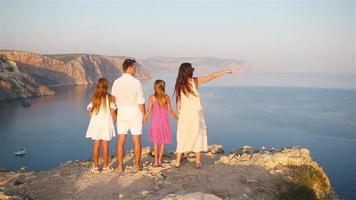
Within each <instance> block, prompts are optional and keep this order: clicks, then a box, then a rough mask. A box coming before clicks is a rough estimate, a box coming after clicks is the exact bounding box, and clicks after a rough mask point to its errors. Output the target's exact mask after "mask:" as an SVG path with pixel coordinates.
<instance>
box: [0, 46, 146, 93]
mask: <svg viewBox="0 0 356 200" xmlns="http://www.w3.org/2000/svg"><path fill="white" fill-rule="evenodd" d="M0 55H1V56H2V57H3V58H6V59H7V60H9V61H11V62H12V63H13V65H16V67H17V69H18V71H19V72H20V73H22V74H24V75H25V76H27V77H28V78H29V79H32V80H33V81H34V82H35V83H36V84H38V85H44V86H48V87H55V86H65V85H90V84H95V82H96V80H97V79H98V78H100V77H105V78H106V79H108V80H109V81H113V80H114V79H116V78H118V77H119V76H120V75H121V74H122V72H123V71H122V63H123V61H124V60H125V57H121V56H102V55H92V54H63V55H40V54H36V53H31V52H22V51H9V50H0ZM4 76H6V74H4V73H0V78H2V77H4ZM136 77H137V78H139V79H146V78H149V77H150V74H149V72H148V71H147V70H145V69H144V67H143V66H142V65H141V64H138V71H137V74H136ZM14 78H18V77H14ZM2 90H6V91H7V92H1V93H2V94H1V95H2V96H5V97H7V98H13V97H16V96H14V95H12V96H9V95H8V93H13V91H9V90H7V88H5V87H2ZM18 97H21V96H18Z"/></svg>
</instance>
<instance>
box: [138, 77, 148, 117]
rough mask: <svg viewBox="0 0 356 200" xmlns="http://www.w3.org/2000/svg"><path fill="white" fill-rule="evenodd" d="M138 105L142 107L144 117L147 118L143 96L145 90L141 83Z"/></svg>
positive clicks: (139, 85)
mask: <svg viewBox="0 0 356 200" xmlns="http://www.w3.org/2000/svg"><path fill="white" fill-rule="evenodd" d="M137 104H138V106H139V107H140V110H141V112H142V115H143V116H145V114H146V106H145V97H144V96H143V89H142V84H141V82H140V81H138V84H137Z"/></svg>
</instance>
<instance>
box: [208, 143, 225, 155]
mask: <svg viewBox="0 0 356 200" xmlns="http://www.w3.org/2000/svg"><path fill="white" fill-rule="evenodd" d="M208 152H211V153H212V154H223V153H224V152H225V151H224V148H223V146H222V145H221V144H211V145H209V146H208ZM208 152H206V153H208Z"/></svg>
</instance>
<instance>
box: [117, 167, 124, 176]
mask: <svg viewBox="0 0 356 200" xmlns="http://www.w3.org/2000/svg"><path fill="white" fill-rule="evenodd" d="M117 172H118V173H119V175H122V174H123V172H124V168H123V167H117Z"/></svg>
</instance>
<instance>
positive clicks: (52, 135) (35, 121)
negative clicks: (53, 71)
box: [0, 80, 356, 199]
mask: <svg viewBox="0 0 356 200" xmlns="http://www.w3.org/2000/svg"><path fill="white" fill-rule="evenodd" d="M152 81H153V80H150V81H146V82H144V86H145V91H146V97H147V96H148V95H149V94H150V92H151V91H152V89H151V84H152ZM168 85H169V86H168V87H169V88H172V86H171V84H168ZM200 91H201V95H202V99H203V100H202V101H203V105H204V108H205V110H204V112H205V116H206V121H207V126H208V139H209V143H220V144H223V145H224V147H225V149H226V150H227V151H229V150H232V149H234V148H235V147H239V146H241V145H245V144H248V145H252V146H256V147H261V146H266V147H283V146H293V145H299V146H303V147H307V148H308V149H310V150H311V153H312V155H313V157H314V158H315V160H317V161H318V162H319V163H320V165H321V166H322V167H323V168H324V169H325V171H326V172H327V174H328V175H329V177H330V179H331V182H332V184H333V187H334V189H335V190H336V192H337V193H338V194H339V195H341V196H342V197H343V198H345V199H356V194H355V193H354V191H355V189H356V188H355V185H354V184H355V183H356V171H355V170H354V168H355V166H356V156H355V155H354V154H355V153H356V123H355V122H356V90H341V89H316V88H300V87H299V88H297V87H294V88H292V87H212V86H205V87H201V88H200ZM91 92H92V88H86V87H69V88H60V89H59V90H58V91H57V95H56V96H52V97H41V98H35V99H33V101H32V106H31V107H29V108H24V107H22V106H21V104H20V103H19V102H12V103H4V102H2V103H0V138H1V140H0V168H6V169H18V168H20V167H21V166H27V167H28V168H29V169H30V170H40V169H48V168H52V167H56V166H58V165H59V164H60V163H64V162H65V161H68V160H86V159H90V157H91V142H90V140H87V139H84V136H85V131H86V128H87V124H88V117H87V113H86V110H85V108H86V105H87V103H88V102H89V98H90V95H91ZM169 93H170V94H172V93H171V90H169ZM175 126H176V123H175V122H173V121H172V127H174V128H173V129H174V132H175ZM129 139H130V138H129ZM115 141H116V140H113V142H111V145H110V147H111V149H110V150H111V153H114V150H115V148H114V147H115V143H116V142H115ZM143 143H144V146H148V145H149V143H148V142H147V126H146V130H145V132H144V135H143ZM174 147H175V146H174V145H171V146H169V147H168V149H172V150H173V149H174ZM19 148H26V150H27V155H26V156H24V157H22V158H20V157H15V156H13V154H14V152H15V151H16V150H17V149H19ZM128 148H131V142H128V143H127V149H128Z"/></svg>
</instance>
